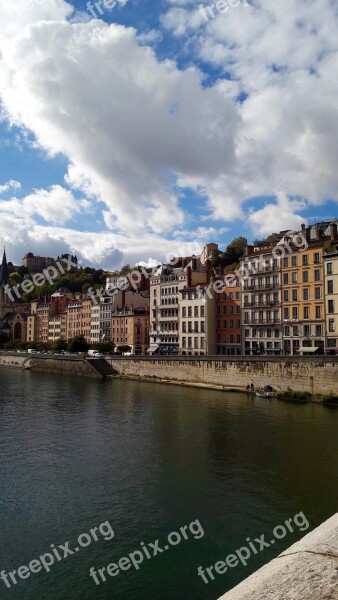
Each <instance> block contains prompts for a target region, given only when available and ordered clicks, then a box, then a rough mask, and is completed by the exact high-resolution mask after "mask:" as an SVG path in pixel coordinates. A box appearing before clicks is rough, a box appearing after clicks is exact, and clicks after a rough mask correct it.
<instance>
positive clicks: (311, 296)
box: [282, 223, 337, 354]
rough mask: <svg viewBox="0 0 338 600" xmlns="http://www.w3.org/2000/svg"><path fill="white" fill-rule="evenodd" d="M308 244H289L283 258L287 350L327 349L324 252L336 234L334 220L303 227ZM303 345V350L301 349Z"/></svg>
mask: <svg viewBox="0 0 338 600" xmlns="http://www.w3.org/2000/svg"><path fill="white" fill-rule="evenodd" d="M301 233H302V235H303V236H304V240H306V244H304V246H303V247H302V248H301V249H297V248H294V247H293V246H292V244H291V245H290V248H289V249H290V252H289V253H287V254H286V255H285V256H284V257H283V258H282V306H283V310H282V318H283V324H284V328H283V329H284V331H283V342H284V354H296V353H297V352H301V353H302V354H305V353H312V352H315V351H316V350H315V349H316V348H317V349H319V350H317V352H318V353H324V350H325V345H326V342H325V339H326V314H325V308H326V307H325V291H326V290H325V270H324V253H325V251H326V250H327V248H329V247H330V246H331V244H332V241H333V240H334V239H335V237H336V236H337V227H336V225H334V224H332V223H318V224H316V225H313V226H310V227H307V228H306V227H305V226H304V227H303V228H302V232H301ZM302 349H303V350H302Z"/></svg>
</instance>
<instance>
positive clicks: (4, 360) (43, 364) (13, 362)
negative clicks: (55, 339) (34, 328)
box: [0, 352, 101, 377]
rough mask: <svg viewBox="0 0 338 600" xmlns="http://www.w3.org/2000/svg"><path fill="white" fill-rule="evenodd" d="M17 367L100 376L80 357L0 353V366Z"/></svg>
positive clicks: (61, 373)
mask: <svg viewBox="0 0 338 600" xmlns="http://www.w3.org/2000/svg"><path fill="white" fill-rule="evenodd" d="M1 365H2V366H9V367H18V368H21V369H30V370H31V371H45V372H47V373H56V374H60V375H63V374H66V375H82V376H83V377H101V375H100V373H98V372H97V371H96V370H95V369H94V368H93V366H92V365H91V364H90V363H89V362H88V361H87V360H85V359H84V358H82V357H72V356H64V357H63V356H57V357H53V356H42V355H39V356H37V355H29V354H18V353H15V352H9V353H6V354H5V353H4V352H1V353H0V366H1Z"/></svg>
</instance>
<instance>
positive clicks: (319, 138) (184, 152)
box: [0, 0, 338, 269]
mask: <svg viewBox="0 0 338 600" xmlns="http://www.w3.org/2000/svg"><path fill="white" fill-rule="evenodd" d="M92 4H93V5H95V3H92ZM199 4H200V3H195V2H193V1H192V0H160V1H158V2H153V1H152V2H151V1H150V0H123V2H118V4H117V5H116V7H115V8H113V9H112V10H108V9H105V10H104V14H103V15H100V12H99V10H98V9H97V8H95V6H94V10H95V11H96V13H97V16H98V17H99V18H98V19H96V20H94V19H93V18H92V15H91V14H90V12H89V11H88V10H86V2H80V1H78V0H76V2H73V3H69V2H68V3H67V2H65V1H64V0H39V1H36V0H31V4H30V5H29V4H28V3H27V2H26V0H17V1H16V4H15V7H14V5H13V6H12V7H11V8H8V6H7V7H0V18H1V23H2V31H1V32H0V48H1V53H2V60H1V61H0V90H1V91H0V103H1V104H0V106H1V121H0V212H1V220H0V243H1V241H2V243H4V244H6V247H7V250H8V254H9V258H10V259H11V260H13V261H14V262H16V263H19V262H20V261H21V257H22V255H23V254H24V253H25V252H26V251H28V250H30V251H33V252H35V253H40V254H41V253H43V254H48V255H54V254H56V253H59V252H65V251H69V250H70V251H72V252H76V253H77V254H78V255H79V257H80V258H81V259H82V260H83V262H84V263H85V264H90V265H96V266H103V267H104V268H107V269H115V268H118V267H119V266H121V265H122V264H125V263H127V262H129V263H132V264H134V263H136V262H138V261H142V262H144V263H149V264H152V263H153V262H155V261H158V260H165V258H166V255H168V254H169V253H172V252H174V253H177V252H178V251H180V252H182V251H183V250H184V249H185V250H186V251H187V253H188V252H189V250H190V249H191V247H192V243H195V244H196V245H198V246H199V247H201V248H202V247H203V245H204V244H205V243H207V242H211V241H213V242H214V241H216V242H218V243H219V245H220V247H221V248H223V247H225V246H226V244H227V243H229V241H231V240H232V239H233V238H234V237H236V236H239V235H245V236H246V237H247V238H248V239H249V240H252V239H253V238H256V237H264V236H265V235H267V234H268V233H270V232H273V231H278V230H281V229H297V228H298V227H299V226H300V224H301V223H303V222H305V223H312V222H314V221H319V220H321V219H325V220H328V219H331V218H335V217H337V216H338V210H337V199H338V194H337V189H338V187H337V184H338V181H337V179H338V175H337V169H336V164H337V157H338V135H337V134H338V131H337V129H338V119H337V116H338V115H337V108H336V97H337V92H338V89H337V87H338V84H337V81H338V78H337V76H336V75H337V69H338V40H337V35H336V31H337V25H338V23H337V21H338V15H337V10H336V9H335V7H334V5H333V4H332V3H331V2H330V0H322V1H321V3H320V4H319V2H318V0H317V1H315V0H309V1H308V0H298V1H297V2H295V1H292V0H285V2H283V4H281V5H279V6H278V5H277V6H276V3H272V2H271V1H268V0H252V2H250V4H248V5H247V6H246V5H245V4H246V2H244V0H237V2H236V0H232V2H230V0H229V6H228V9H227V11H226V12H225V13H223V14H221V13H218V12H217V11H216V12H215V10H214V11H213V14H214V18H210V20H209V22H206V21H205V20H204V19H203V17H202V16H201V14H200V13H199V11H198V6H199ZM203 4H204V5H205V8H206V9H207V8H208V5H209V3H208V2H207V1H206V0H205V1H204V2H203ZM103 8H104V7H103ZM335 74H336V75H335ZM195 247H196V246H195Z"/></svg>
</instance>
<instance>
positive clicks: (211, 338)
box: [179, 285, 216, 355]
mask: <svg viewBox="0 0 338 600" xmlns="http://www.w3.org/2000/svg"><path fill="white" fill-rule="evenodd" d="M180 295H181V298H180V302H179V350H180V354H188V355H206V354H209V355H210V354H216V301H215V292H214V290H213V289H212V287H210V286H203V287H202V286H198V285H197V286H191V287H185V288H183V289H182V290H181V291H180Z"/></svg>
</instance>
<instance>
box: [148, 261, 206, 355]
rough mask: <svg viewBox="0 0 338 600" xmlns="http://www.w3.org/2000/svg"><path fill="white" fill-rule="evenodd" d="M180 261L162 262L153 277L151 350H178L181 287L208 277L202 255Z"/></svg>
mask: <svg viewBox="0 0 338 600" xmlns="http://www.w3.org/2000/svg"><path fill="white" fill-rule="evenodd" d="M176 264H178V265H179V266H177V267H172V266H170V265H162V266H161V267H159V269H158V271H157V272H156V273H155V275H154V276H153V277H151V280H150V347H149V353H150V354H154V353H160V354H178V352H179V302H180V291H181V290H182V289H183V288H185V287H187V286H191V285H194V284H197V283H205V282H206V281H207V272H206V269H205V268H204V267H203V265H202V263H201V261H200V259H199V258H198V257H195V256H194V257H190V258H183V259H179V260H178V261H177V263H176Z"/></svg>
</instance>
